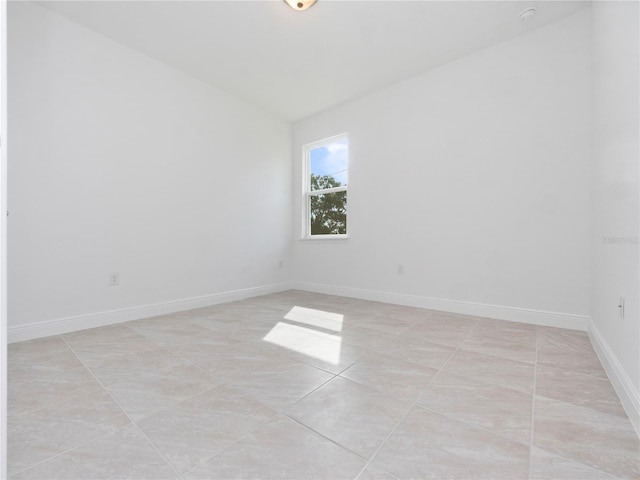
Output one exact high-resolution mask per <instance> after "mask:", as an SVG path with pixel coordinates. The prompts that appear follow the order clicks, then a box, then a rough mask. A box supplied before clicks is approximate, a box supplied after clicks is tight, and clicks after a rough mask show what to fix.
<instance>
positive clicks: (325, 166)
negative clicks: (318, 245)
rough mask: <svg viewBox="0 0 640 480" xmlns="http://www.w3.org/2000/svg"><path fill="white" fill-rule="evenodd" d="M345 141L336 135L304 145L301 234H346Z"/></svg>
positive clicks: (333, 235) (320, 236)
mask: <svg viewBox="0 0 640 480" xmlns="http://www.w3.org/2000/svg"><path fill="white" fill-rule="evenodd" d="M348 160H349V143H348V140H347V135H346V134H344V135H338V136H337V137H331V138H328V139H326V140H322V141H320V142H316V143H312V144H309V145H306V146H305V147H304V168H303V171H304V200H303V201H304V206H303V207H304V208H303V212H304V223H303V225H304V237H305V238H311V237H313V238H340V237H345V236H346V235H347V180H348V169H347V165H348Z"/></svg>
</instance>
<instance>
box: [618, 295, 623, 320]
mask: <svg viewBox="0 0 640 480" xmlns="http://www.w3.org/2000/svg"><path fill="white" fill-rule="evenodd" d="M618 312H619V313H620V318H624V297H623V296H622V295H620V300H618Z"/></svg>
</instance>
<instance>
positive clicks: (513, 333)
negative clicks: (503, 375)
mask: <svg viewBox="0 0 640 480" xmlns="http://www.w3.org/2000/svg"><path fill="white" fill-rule="evenodd" d="M536 332H537V327H536V326H535V325H528V324H524V323H515V322H505V321H502V320H490V319H486V318H481V319H480V320H479V321H478V324H477V325H476V326H475V327H474V328H473V330H472V331H471V332H470V333H469V335H468V336H467V337H466V338H465V339H464V342H462V343H461V345H460V348H463V349H464V350H467V351H471V352H478V353H485V354H487V355H493V356H496V357H502V358H508V359H511V360H517V361H519V362H529V363H533V362H535V360H536Z"/></svg>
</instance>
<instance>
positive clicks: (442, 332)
mask: <svg viewBox="0 0 640 480" xmlns="http://www.w3.org/2000/svg"><path fill="white" fill-rule="evenodd" d="M457 320H459V319H458V318H456V317H452V318H451V319H442V318H437V319H434V320H426V321H423V322H418V323H416V324H415V325H413V326H412V327H411V328H409V329H408V330H407V331H405V332H404V333H403V334H402V335H400V338H412V339H420V340H422V341H425V342H429V343H438V344H441V345H448V346H451V347H457V346H458V345H460V344H461V343H462V342H463V341H464V339H465V338H466V337H467V335H469V333H470V332H471V329H472V328H473V326H474V325H475V324H476V323H477V320H469V319H465V320H464V321H463V322H459V321H457Z"/></svg>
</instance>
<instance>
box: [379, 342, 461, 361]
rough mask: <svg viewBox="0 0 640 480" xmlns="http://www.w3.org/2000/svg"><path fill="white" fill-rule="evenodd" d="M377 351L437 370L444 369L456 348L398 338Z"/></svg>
mask: <svg viewBox="0 0 640 480" xmlns="http://www.w3.org/2000/svg"><path fill="white" fill-rule="evenodd" d="M375 350H376V351H377V352H380V353H382V354H383V355H388V356H390V357H394V358H399V359H400V360H404V361H407V362H412V363H417V364H419V365H424V366H426V367H431V368H436V369H438V368H440V367H442V365H444V364H445V363H446V362H447V360H449V358H451V355H452V354H453V352H455V348H454V347H450V346H446V345H439V344H437V343H431V342H427V341H425V340H423V339H420V338H415V337H407V336H401V337H396V338H395V339H394V340H393V341H392V342H390V343H389V344H387V345H384V346H381V347H376V348H375Z"/></svg>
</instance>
